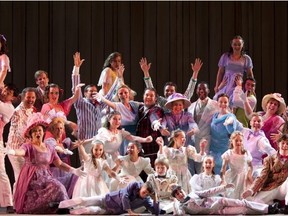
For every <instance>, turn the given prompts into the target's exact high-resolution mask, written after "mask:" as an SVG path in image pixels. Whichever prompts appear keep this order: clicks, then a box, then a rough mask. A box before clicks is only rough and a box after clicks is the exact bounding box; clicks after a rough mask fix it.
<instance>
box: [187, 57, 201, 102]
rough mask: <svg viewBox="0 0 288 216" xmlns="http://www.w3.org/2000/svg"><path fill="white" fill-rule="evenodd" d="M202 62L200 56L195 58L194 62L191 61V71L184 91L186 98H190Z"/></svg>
mask: <svg viewBox="0 0 288 216" xmlns="http://www.w3.org/2000/svg"><path fill="white" fill-rule="evenodd" d="M202 65H203V63H202V61H201V59H200V58H196V59H195V62H194V64H193V63H191V70H192V71H193V74H192V77H191V79H190V81H189V84H188V87H187V89H186V91H185V93H184V96H186V97H187V98H188V100H190V99H191V97H192V96H193V93H194V90H195V86H196V83H197V78H198V73H199V71H200V69H201V67H202Z"/></svg>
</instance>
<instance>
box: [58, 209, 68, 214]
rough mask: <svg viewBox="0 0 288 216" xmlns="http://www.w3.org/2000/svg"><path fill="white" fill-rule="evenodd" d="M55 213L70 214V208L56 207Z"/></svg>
mask: <svg viewBox="0 0 288 216" xmlns="http://www.w3.org/2000/svg"><path fill="white" fill-rule="evenodd" d="M56 214H70V209H68V208H61V209H57V211H56Z"/></svg>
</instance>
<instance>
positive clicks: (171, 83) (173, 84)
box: [164, 82, 177, 92]
mask: <svg viewBox="0 0 288 216" xmlns="http://www.w3.org/2000/svg"><path fill="white" fill-rule="evenodd" d="M166 86H174V87H175V91H176V92H177V85H176V83H174V82H166V83H165V84H164V90H165V88H166Z"/></svg>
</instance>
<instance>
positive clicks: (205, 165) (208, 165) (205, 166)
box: [202, 156, 215, 175]
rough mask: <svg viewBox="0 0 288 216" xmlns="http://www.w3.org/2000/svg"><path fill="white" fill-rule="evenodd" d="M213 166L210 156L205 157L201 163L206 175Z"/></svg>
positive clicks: (211, 170) (209, 173)
mask: <svg viewBox="0 0 288 216" xmlns="http://www.w3.org/2000/svg"><path fill="white" fill-rule="evenodd" d="M214 167H215V162H214V159H213V158H212V157H209V156H208V157H206V158H205V159H204V161H203V163H202V168H203V171H204V172H205V173H206V174H207V175H211V174H212V173H213V169H214Z"/></svg>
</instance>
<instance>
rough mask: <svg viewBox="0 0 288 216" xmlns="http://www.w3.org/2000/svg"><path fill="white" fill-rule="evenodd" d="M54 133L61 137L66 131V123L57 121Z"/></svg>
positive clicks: (55, 135) (56, 136)
mask: <svg viewBox="0 0 288 216" xmlns="http://www.w3.org/2000/svg"><path fill="white" fill-rule="evenodd" d="M52 133H53V135H54V137H55V138H61V137H62V136H63V134H64V133H65V127H64V124H63V123H62V122H57V123H56V124H55V125H53V129H52Z"/></svg>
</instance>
